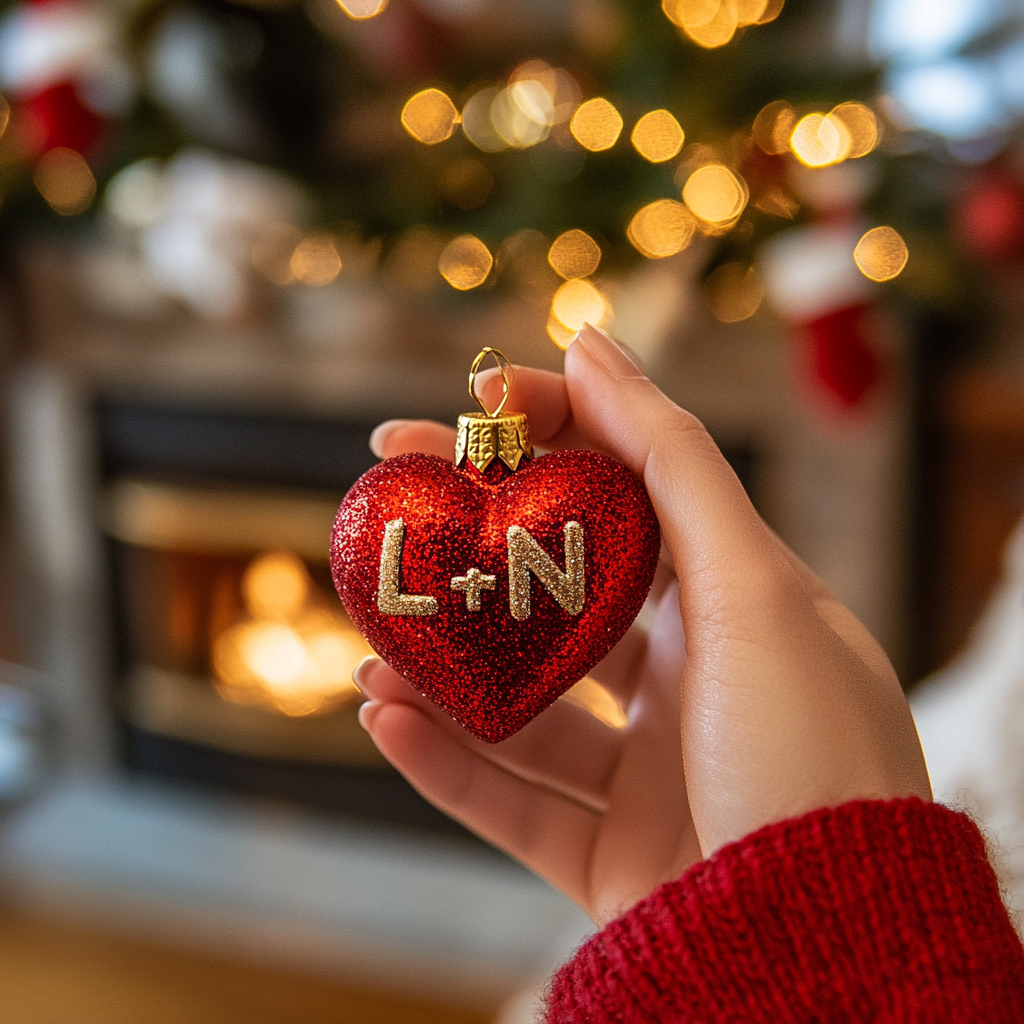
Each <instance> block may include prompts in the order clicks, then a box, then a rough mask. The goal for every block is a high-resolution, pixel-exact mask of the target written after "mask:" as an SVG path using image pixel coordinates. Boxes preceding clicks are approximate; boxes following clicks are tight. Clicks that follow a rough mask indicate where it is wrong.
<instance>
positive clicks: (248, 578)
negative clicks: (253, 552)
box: [242, 551, 309, 620]
mask: <svg viewBox="0 0 1024 1024" xmlns="http://www.w3.org/2000/svg"><path fill="white" fill-rule="evenodd" d="M308 596H309V578H308V576H307V575H306V567H305V566H304V565H303V564H302V560H301V559H300V558H299V557H298V556H297V555H294V554H292V553H291V552H290V551H272V552H270V553H269V554H266V555H262V556H261V557H259V558H257V559H254V560H253V561H252V562H250V563H249V565H248V566H247V567H246V570H245V575H244V576H243V577H242V597H243V598H244V599H245V603H246V605H247V606H248V608H249V611H250V612H252V614H253V615H255V616H256V617H257V618H261V619H284V620H287V619H292V618H294V617H295V616H296V615H298V613H299V612H300V611H301V610H302V607H303V605H305V603H306V599H307V597H308Z"/></svg>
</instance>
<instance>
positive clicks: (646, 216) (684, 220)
mask: <svg viewBox="0 0 1024 1024" xmlns="http://www.w3.org/2000/svg"><path fill="white" fill-rule="evenodd" d="M695 228H696V222H695V221H694V219H693V214H692V213H690V211H689V210H688V209H687V208H686V207H685V206H684V205H683V204H682V203H677V202H676V201H675V200H674V199H657V200H655V201H654V202H653V203H648V204H647V205H646V206H644V207H642V208H641V209H639V210H637V212H636V213H635V214H634V215H633V219H632V220H631V221H630V222H629V227H627V228H626V237H627V238H628V239H629V240H630V242H631V243H632V244H633V246H634V248H636V250H637V251H638V252H640V253H641V254H642V255H644V256H646V257H648V259H652V260H654V259H662V258H663V257H665V256H674V255H675V254H676V253H677V252H682V250H683V249H685V248H686V247H687V246H688V245H689V244H690V240H691V239H692V238H693V232H694V230H695Z"/></svg>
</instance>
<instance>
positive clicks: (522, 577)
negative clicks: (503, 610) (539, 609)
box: [508, 523, 584, 619]
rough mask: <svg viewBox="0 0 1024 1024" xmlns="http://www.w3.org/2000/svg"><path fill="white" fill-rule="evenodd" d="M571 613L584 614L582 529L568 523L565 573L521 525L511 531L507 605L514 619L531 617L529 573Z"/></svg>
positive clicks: (510, 529) (509, 535)
mask: <svg viewBox="0 0 1024 1024" xmlns="http://www.w3.org/2000/svg"><path fill="white" fill-rule="evenodd" d="M531 572H533V573H534V575H535V576H536V577H537V579H539V580H540V581H541V583H543V584H544V587H545V588H546V589H547V591H548V592H549V593H550V594H551V595H552V597H554V599H555V600H556V601H557V602H558V603H559V604H560V605H561V606H562V607H563V608H564V609H565V610H566V611H567V612H568V613H569V614H570V615H579V613H580V612H581V611H583V598H584V589H583V526H582V525H581V524H580V523H566V524H565V572H562V570H561V569H559V568H558V566H557V565H555V563H554V562H553V561H552V560H551V558H550V556H549V555H548V553H547V552H546V551H545V550H544V549H543V548H542V547H541V546H540V545H539V544H538V543H537V542H536V541H535V540H534V539H533V538H532V537H531V536H530V535H529V533H527V531H526V530H524V529H523V528H522V527H521V526H510V527H509V528H508V604H509V608H510V610H511V612H512V616H513V618H516V619H528V618H529V617H530V573H531Z"/></svg>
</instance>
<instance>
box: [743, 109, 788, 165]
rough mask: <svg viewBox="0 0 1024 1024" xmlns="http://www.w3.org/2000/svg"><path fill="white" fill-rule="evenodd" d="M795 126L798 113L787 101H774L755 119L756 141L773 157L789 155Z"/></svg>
mask: <svg viewBox="0 0 1024 1024" xmlns="http://www.w3.org/2000/svg"><path fill="white" fill-rule="evenodd" d="M794 124H796V111H795V110H794V109H793V108H792V107H791V106H790V105H789V104H788V103H787V102H786V101H785V100H773V101H772V102H771V103H769V104H767V106H765V107H762V108H761V111H760V113H759V114H758V115H757V117H755V118H754V125H753V134H754V141H755V142H756V143H757V144H758V145H759V146H760V147H761V149H763V150H764V151H765V152H766V153H770V154H771V155H772V156H778V155H780V154H781V153H788V152H789V137H790V135H792V134H793V125H794Z"/></svg>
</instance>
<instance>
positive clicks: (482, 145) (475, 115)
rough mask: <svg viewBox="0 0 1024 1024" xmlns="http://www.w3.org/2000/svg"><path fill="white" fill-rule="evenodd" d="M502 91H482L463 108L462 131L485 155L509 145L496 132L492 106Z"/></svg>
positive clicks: (492, 89)
mask: <svg viewBox="0 0 1024 1024" xmlns="http://www.w3.org/2000/svg"><path fill="white" fill-rule="evenodd" d="M500 92H501V90H500V89H498V88H497V87H495V86H491V87H489V88H487V89H481V90H480V91H479V92H478V93H475V94H474V95H473V96H471V97H470V98H469V99H468V100H467V101H466V103H465V105H464V106H463V108H462V131H463V133H464V134H465V136H466V138H467V139H469V141H470V142H472V143H473V145H474V146H476V148H477V149H480V150H483V152H485V153H497V152H499V151H500V150H502V149H505V148H507V146H508V143H507V142H506V141H505V140H504V139H503V138H502V137H501V136H500V135H499V134H498V133H497V132H496V131H495V130H494V123H493V122H492V121H491V104H492V103H494V101H495V99H497V97H498V93H500Z"/></svg>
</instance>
